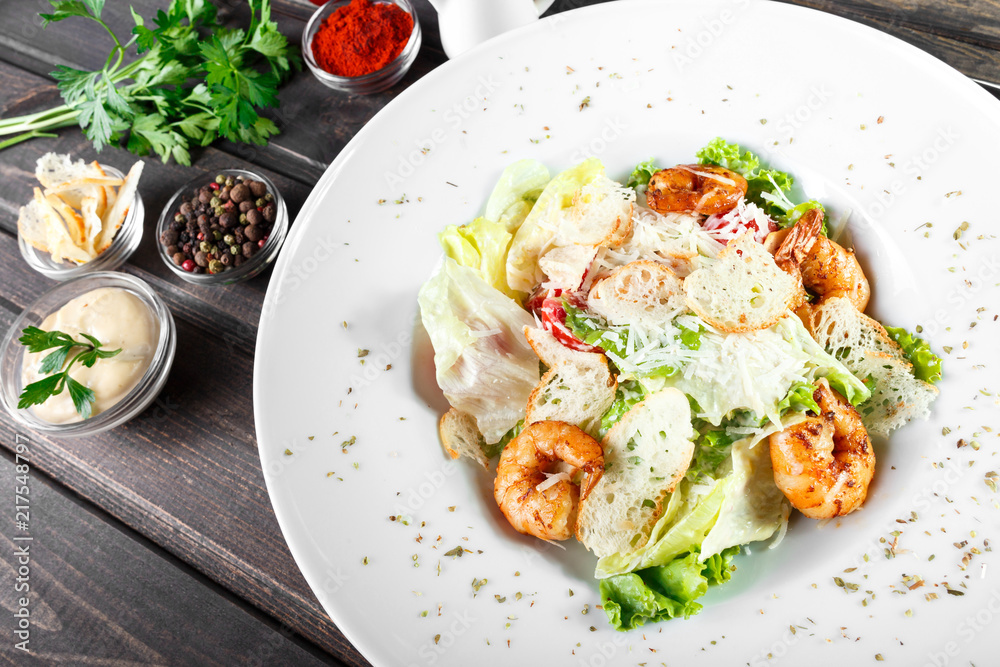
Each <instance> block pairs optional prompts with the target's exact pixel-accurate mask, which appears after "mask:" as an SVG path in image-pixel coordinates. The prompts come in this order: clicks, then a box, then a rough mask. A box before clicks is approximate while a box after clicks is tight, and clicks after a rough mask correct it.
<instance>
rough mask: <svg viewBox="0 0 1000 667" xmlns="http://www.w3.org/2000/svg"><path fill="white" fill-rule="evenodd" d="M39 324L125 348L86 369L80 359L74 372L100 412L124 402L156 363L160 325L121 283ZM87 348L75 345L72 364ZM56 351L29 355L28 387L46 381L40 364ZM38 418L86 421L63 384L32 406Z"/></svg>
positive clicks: (26, 363) (103, 345)
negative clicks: (45, 399)
mask: <svg viewBox="0 0 1000 667" xmlns="http://www.w3.org/2000/svg"><path fill="white" fill-rule="evenodd" d="M39 328H41V329H44V330H45V331H62V332H64V333H67V334H69V335H70V336H72V337H73V338H75V339H77V340H82V338H83V337H82V336H80V334H81V333H86V334H90V335H91V336H93V337H94V338H96V339H97V340H99V341H100V342H101V348H102V349H106V350H116V349H118V348H121V352H120V353H118V354H117V355H115V356H114V357H110V358H108V359H98V360H97V361H96V362H95V363H94V365H93V366H92V367H90V368H87V367H85V366H83V365H82V364H80V363H79V362H78V363H76V364H74V365H73V367H72V369H71V370H70V372H69V374H70V376H71V377H72V378H73V379H74V380H76V381H77V382H79V383H81V384H83V385H84V386H86V387H88V388H89V389H91V390H92V391H93V392H94V396H95V401H94V405H93V413H92V415H91V416H96V415H98V414H100V413H102V412H104V411H105V410H107V409H109V408H111V407H112V406H114V405H115V404H116V403H118V402H119V401H121V400H122V399H123V398H125V396H127V395H128V393H129V392H130V391H132V389H133V388H134V387H135V386H136V385H137V384H138V383H139V381H140V380H141V379H142V376H143V375H144V374H145V373H146V369H148V368H149V365H150V363H152V360H153V355H154V353H155V352H156V344H157V340H158V338H159V336H160V325H159V322H157V321H156V318H155V317H154V316H153V313H152V312H150V309H149V307H148V306H146V304H145V303H143V302H142V300H140V299H139V298H138V297H136V296H135V295H133V294H131V293H129V292H127V291H126V290H123V289H119V288H116V287H102V288H100V289H96V290H93V291H91V292H87V293H86V294H84V295H82V296H79V297H77V298H75V299H73V300H72V301H70V302H69V303H67V304H66V305H65V306H63V307H62V308H60V309H59V310H57V311H56V312H54V313H52V314H50V315H49V316H48V317H46V318H45V319H44V320H43V321H42V323H41V324H40V325H39ZM80 351H82V348H74V349H73V350H72V351H71V352H70V354H69V356H68V357H67V363H68V362H69V360H70V359H72V358H73V357H74V356H75V355H76V354H77V353H79V352H80ZM50 352H52V350H44V351H42V352H36V353H28V354H25V356H24V366H23V371H22V375H21V377H22V381H23V383H24V385H25V386H27V385H28V384H30V383H32V382H36V381H38V380H41V379H42V378H43V377H47V376H43V375H41V374H39V372H38V368H39V366H41V363H42V359H43V358H45V357H46V356H47V355H48V354H49V353H50ZM32 410H33V411H34V413H35V416H36V417H38V418H39V419H43V420H45V421H47V422H50V423H52V424H68V423H71V422H78V421H81V416H80V415H79V414H78V413H77V411H76V408H75V407H74V405H73V400H72V399H71V398H70V396H69V392H68V391H67V390H66V389H65V388H64V389H63V391H62V392H60V393H59V394H58V395H56V396H52V397H51V398H49V399H48V400H47V401H45V402H44V403H42V404H41V405H36V406H34V407H33V408H32Z"/></svg>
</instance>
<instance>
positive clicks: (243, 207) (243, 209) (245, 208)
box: [240, 201, 254, 213]
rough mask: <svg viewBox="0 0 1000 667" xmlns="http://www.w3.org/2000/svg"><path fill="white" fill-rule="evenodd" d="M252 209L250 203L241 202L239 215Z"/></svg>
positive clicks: (252, 206)
mask: <svg viewBox="0 0 1000 667" xmlns="http://www.w3.org/2000/svg"><path fill="white" fill-rule="evenodd" d="M252 208H254V205H253V202H252V201H241V202H240V213H246V212H247V211H249V210H250V209H252Z"/></svg>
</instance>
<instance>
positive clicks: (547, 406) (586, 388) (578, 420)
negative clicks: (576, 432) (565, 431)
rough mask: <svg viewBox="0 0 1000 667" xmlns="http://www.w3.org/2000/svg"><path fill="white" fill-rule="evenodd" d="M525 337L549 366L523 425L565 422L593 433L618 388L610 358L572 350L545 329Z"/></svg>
mask: <svg viewBox="0 0 1000 667" xmlns="http://www.w3.org/2000/svg"><path fill="white" fill-rule="evenodd" d="M524 336H525V338H527V339H528V344H529V345H531V349H533V350H534V351H535V354H537V355H538V358H539V359H541V360H542V362H543V363H544V364H545V365H546V366H548V367H549V370H547V371H546V372H545V374H544V375H543V376H542V379H541V381H540V382H539V383H538V386H536V387H535V389H534V391H532V392H531V396H529V397H528V405H527V408H526V413H525V417H524V423H525V424H533V423H534V422H540V421H546V420H555V421H563V422H566V423H568V424H573V425H574V426H579V427H580V428H582V429H583V430H584V431H587V432H588V433H593V432H594V430H595V429H596V427H597V425H598V424H599V423H600V420H601V415H603V414H604V413H605V412H607V410H608V408H610V407H611V404H612V403H614V401H615V390H616V389H617V388H618V382H617V381H616V380H615V378H614V376H613V375H612V374H611V371H610V370H609V369H608V360H607V358H606V357H605V356H604V355H603V354H601V353H599V352H578V351H576V350H571V349H569V348H568V347H565V346H563V345H562V344H561V343H560V342H559V341H558V340H556V338H555V336H553V335H552V334H551V333H549V332H548V331H545V330H544V329H533V328H530V327H526V328H525V330H524Z"/></svg>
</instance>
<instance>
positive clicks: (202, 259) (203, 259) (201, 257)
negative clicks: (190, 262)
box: [194, 250, 208, 266]
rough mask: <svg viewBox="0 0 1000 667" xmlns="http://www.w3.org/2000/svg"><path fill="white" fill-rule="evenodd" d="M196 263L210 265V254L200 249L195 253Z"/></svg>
mask: <svg viewBox="0 0 1000 667" xmlns="http://www.w3.org/2000/svg"><path fill="white" fill-rule="evenodd" d="M194 263H195V264H197V265H198V266H208V255H207V254H206V253H205V252H203V251H201V250H199V251H198V252H196V253H195V254H194Z"/></svg>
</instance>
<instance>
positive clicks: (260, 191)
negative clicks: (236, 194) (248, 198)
mask: <svg viewBox="0 0 1000 667" xmlns="http://www.w3.org/2000/svg"><path fill="white" fill-rule="evenodd" d="M247 186H248V187H249V188H250V192H252V193H253V196H254V197H263V196H264V195H266V194H267V186H266V185H264V182H263V181H247Z"/></svg>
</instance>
